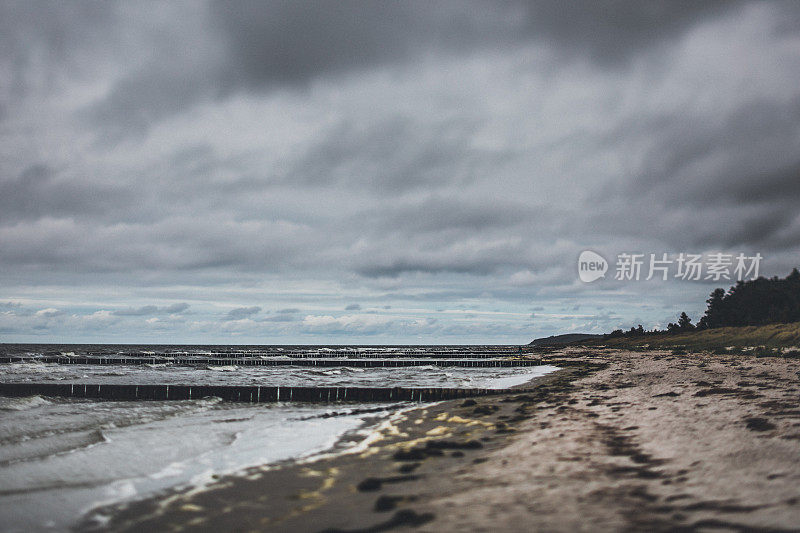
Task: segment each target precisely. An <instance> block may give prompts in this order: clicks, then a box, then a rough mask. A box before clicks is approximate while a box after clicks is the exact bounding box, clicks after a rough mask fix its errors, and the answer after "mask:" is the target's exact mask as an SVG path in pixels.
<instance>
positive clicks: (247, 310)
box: [225, 305, 261, 320]
mask: <svg viewBox="0 0 800 533" xmlns="http://www.w3.org/2000/svg"><path fill="white" fill-rule="evenodd" d="M259 311H261V307H259V306H257V305H254V306H252V307H237V308H236V309H231V310H230V311H228V313H227V314H226V315H225V319H226V320H241V319H243V318H249V317H251V316H253V315H255V314H257V313H258V312H259Z"/></svg>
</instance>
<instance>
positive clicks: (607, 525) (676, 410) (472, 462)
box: [101, 348, 800, 532]
mask: <svg viewBox="0 0 800 533" xmlns="http://www.w3.org/2000/svg"><path fill="white" fill-rule="evenodd" d="M544 357H545V359H547V360H549V361H552V362H553V363H554V364H556V365H559V366H562V367H564V368H563V370H561V371H558V372H555V373H553V374H550V375H548V376H544V377H542V378H539V379H538V381H537V386H536V388H535V389H534V391H533V392H530V393H524V394H509V395H506V396H500V397H486V398H477V399H474V400H466V401H465V400H454V401H448V402H441V403H438V404H435V405H429V406H422V407H421V408H419V409H415V410H412V411H407V412H405V413H403V414H402V415H398V416H396V417H395V418H394V419H393V420H391V421H390V422H387V423H385V424H384V426H383V428H382V430H381V431H380V432H379V433H377V434H376V435H375V436H374V438H373V439H372V441H371V442H370V443H368V445H366V446H365V447H364V449H363V450H362V451H361V452H360V453H357V454H350V455H344V456H339V457H335V458H330V459H321V460H318V461H315V462H313V463H309V464H288V465H284V466H283V467H279V468H272V469H269V468H255V469H251V470H249V471H247V472H245V473H243V474H242V475H238V476H231V477H226V478H222V479H220V480H218V482H217V483H215V484H213V485H212V486H210V487H208V488H207V489H206V490H204V491H202V492H198V493H191V492H183V493H175V494H172V495H171V496H170V497H169V498H159V499H152V500H146V501H142V502H136V503H134V504H130V505H129V506H127V507H126V508H118V509H114V510H113V512H112V513H111V515H110V516H111V517H110V519H109V521H108V522H107V523H105V524H104V526H103V527H101V529H104V530H112V531H134V530H162V531H169V530H178V529H180V530H183V531H220V530H241V531H245V530H261V531H387V530H392V529H395V528H409V527H415V528H417V529H418V530H419V531H430V532H434V531H532V530H533V531H535V530H544V531H576V530H592V531H620V530H640V531H669V530H675V529H682V530H686V531H694V530H702V529H703V528H721V529H727V530H734V531H737V530H738V531H748V530H759V531H773V532H780V531H796V530H797V526H798V524H800V463H798V461H797V458H798V457H800V410H799V409H798V405H797V398H798V397H800V361H798V360H794V359H780V358H755V357H748V356H719V355H707V354H706V355H704V354H688V355H673V354H671V353H670V352H666V351H662V352H658V351H647V352H639V353H637V352H630V351H613V350H602V349H581V348H566V349H563V350H557V351H553V352H551V353H549V354H546V355H545V356H544ZM106 511H108V510H106Z"/></svg>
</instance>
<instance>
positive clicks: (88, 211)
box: [0, 164, 132, 221]
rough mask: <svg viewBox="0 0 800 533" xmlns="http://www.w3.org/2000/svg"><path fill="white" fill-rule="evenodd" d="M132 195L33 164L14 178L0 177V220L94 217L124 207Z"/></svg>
mask: <svg viewBox="0 0 800 533" xmlns="http://www.w3.org/2000/svg"><path fill="white" fill-rule="evenodd" d="M131 196H132V193H131V192H130V191H129V190H126V189H124V188H121V187H119V186H115V185H113V184H107V183H102V182H100V181H97V180H93V179H92V178H91V177H87V176H75V175H70V174H69V173H59V172H57V171H54V170H53V169H51V168H49V167H48V166H47V165H44V164H34V165H31V166H29V167H28V168H26V169H25V170H24V171H22V172H21V173H20V174H19V175H18V176H16V177H15V178H11V179H7V180H3V179H2V178H0V221H3V220H14V221H17V220H26V219H37V218H41V217H46V216H51V217H59V216H72V217H80V218H86V217H94V216H97V215H99V214H104V213H107V212H109V211H112V210H115V209H118V208H120V207H122V206H123V205H126V204H127V202H129V201H130V198H131Z"/></svg>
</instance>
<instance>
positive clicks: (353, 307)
mask: <svg viewBox="0 0 800 533" xmlns="http://www.w3.org/2000/svg"><path fill="white" fill-rule="evenodd" d="M344 310H345V311H360V310H361V306H360V305H358V304H349V305H347V306H346V307H345V308H344Z"/></svg>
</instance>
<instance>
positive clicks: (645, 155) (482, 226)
mask: <svg viewBox="0 0 800 533" xmlns="http://www.w3.org/2000/svg"><path fill="white" fill-rule="evenodd" d="M799 204H800V3H798V2H793V1H786V2H781V1H774V2H760V1H751V2H737V1H726V2H715V1H708V2H694V1H657V0H637V1H631V2H623V1H596V2H585V3H583V2H561V1H558V0H553V1H550V0H543V1H535V2H528V1H522V0H519V1H518V0H508V1H498V2H484V1H475V2H473V1H470V0H464V1H457V2H456V1H453V2H450V1H444V0H443V1H437V2H428V1H419V2H417V1H409V2H376V1H361V0H337V1H336V2H313V1H312V2H294V1H286V2H284V1H274V2H242V1H225V2H222V1H219V2H216V1H212V2H204V1H192V2H177V1H176V2H147V1H142V2H114V1H109V2H83V1H70V2H43V1H37V0H19V1H14V0H0V342H54V343H69V342H109V343H112V342H113V343H202V344H210V343H220V344H231V343H236V344H295V343H302V344H328V343H347V344H383V343H411V344H434V343H442V344H473V343H499V344H522V343H527V342H529V341H530V340H531V339H533V338H536V337H540V336H547V335H552V334H559V333H566V332H573V331H580V332H595V333H600V332H608V331H611V330H612V329H616V328H618V327H623V328H626V329H627V328H629V327H630V326H632V325H637V324H643V325H644V327H646V328H648V329H650V328H654V327H664V326H666V324H667V323H668V322H669V321H675V320H676V319H677V316H678V314H679V313H680V312H681V311H686V312H687V313H689V315H690V316H691V317H692V318H693V319H694V320H695V321H696V320H697V319H698V318H699V317H700V316H701V315H702V312H703V310H704V308H705V303H704V300H705V299H706V298H707V297H708V294H709V293H710V292H711V290H713V289H714V288H715V287H724V288H727V287H728V286H730V285H731V284H732V283H733V281H734V280H727V279H725V278H721V279H713V278H712V279H706V275H705V272H704V273H703V275H702V276H701V279H697V280H695V279H683V278H682V277H680V276H678V275H677V274H678V270H677V263H673V264H671V266H670V267H669V268H670V269H671V270H670V271H669V272H667V278H668V279H667V280H666V281H665V280H663V279H661V277H662V276H661V275H657V276H654V277H653V279H650V280H646V279H644V278H645V277H647V276H646V274H647V270H648V261H649V260H650V258H651V256H650V254H654V257H656V258H662V254H664V253H667V254H669V255H668V260H673V261H674V260H675V259H676V257H677V256H678V255H679V254H681V253H684V254H702V257H703V261H704V264H705V265H706V267H707V266H708V262H709V261H710V260H711V259H710V258H711V257H712V255H713V254H723V255H725V256H730V257H736V256H738V255H739V254H744V255H745V257H755V254H760V255H761V256H762V257H763V260H761V262H760V263H759V269H760V270H759V274H760V275H765V276H773V275H780V276H785V275H786V274H788V272H789V271H790V270H791V268H792V267H794V266H798V265H800V209H798V208H799V207H800V205H799ZM585 250H591V251H593V252H596V253H597V254H599V255H600V256H601V257H602V258H604V259H605V260H606V261H607V263H608V264H607V269H608V271H607V272H606V274H605V277H602V278H600V279H598V280H596V281H592V282H585V281H582V280H581V279H580V278H579V275H578V257H579V255H580V254H581V252H583V251H585ZM626 253H627V254H642V257H643V258H644V259H643V260H644V266H643V267H642V268H643V270H642V276H641V279H638V280H637V279H635V278H634V279H616V275H615V272H616V269H617V268H618V265H619V258H620V254H626ZM731 277H732V278H734V277H735V276H733V272H732V269H731Z"/></svg>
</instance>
